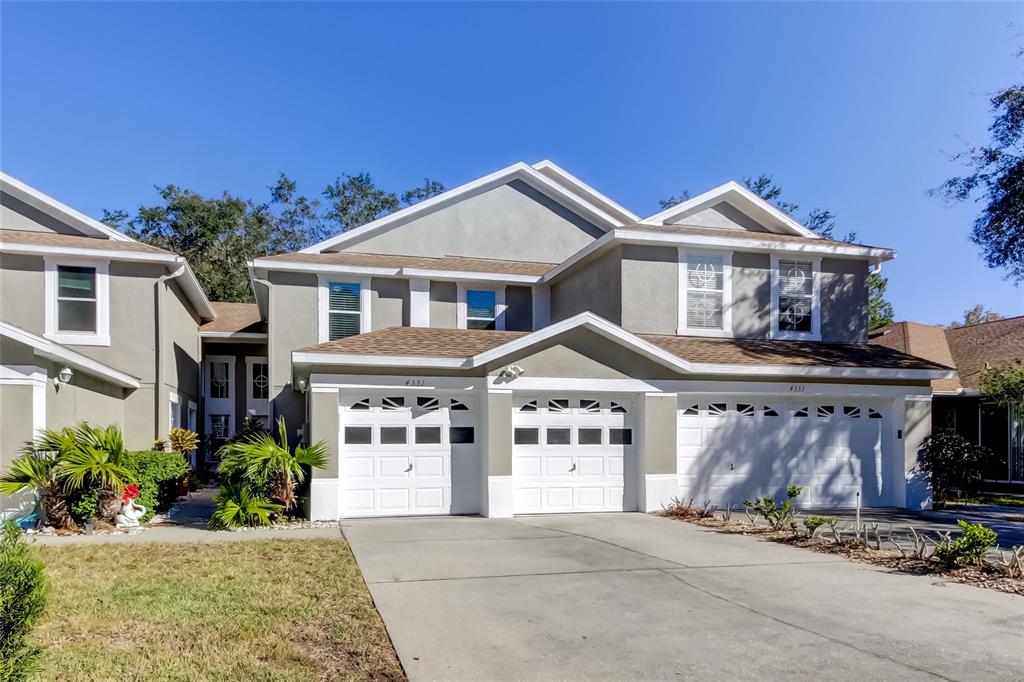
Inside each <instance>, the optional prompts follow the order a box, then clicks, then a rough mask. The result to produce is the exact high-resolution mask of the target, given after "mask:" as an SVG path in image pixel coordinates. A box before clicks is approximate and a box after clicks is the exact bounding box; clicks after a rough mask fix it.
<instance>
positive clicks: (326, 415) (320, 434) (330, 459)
mask: <svg viewBox="0 0 1024 682" xmlns="http://www.w3.org/2000/svg"><path fill="white" fill-rule="evenodd" d="M339 426H340V425H339V423H338V391H324V392H313V393H310V394H309V437H308V439H307V440H308V442H309V443H317V442H319V441H323V442H324V444H325V445H326V446H327V466H326V467H324V468H323V469H313V478H337V477H338V453H339V451H340V450H339V445H338V431H339Z"/></svg>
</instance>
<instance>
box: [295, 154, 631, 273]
mask: <svg viewBox="0 0 1024 682" xmlns="http://www.w3.org/2000/svg"><path fill="white" fill-rule="evenodd" d="M553 165H554V164H551V166H553ZM545 168H546V172H541V171H539V170H537V169H535V168H534V167H532V166H528V165H527V164H525V163H522V162H521V161H520V162H517V163H514V164H512V165H511V166H508V167H506V168H502V169H501V170H498V171H495V172H493V173H491V174H489V175H485V176H483V177H482V178H477V179H476V180H472V181H470V182H467V183H465V184H464V185H459V186H458V187H455V188H454V189H450V190H448V191H446V192H442V193H441V194H438V195H437V196H434V197H430V198H429V199H424V200H423V201H421V202H419V203H417V204H413V205H412V206H408V207H406V208H403V209H402V210H400V211H395V212H394V213H391V214H389V215H386V216H384V217H382V218H378V219H377V220H373V221H371V222H369V223H367V224H365V225H362V226H360V227H355V228H352V229H351V230H346V231H344V232H342V233H341V234H338V235H335V236H333V237H331V238H330V239H326V240H324V241H322V242H320V243H318V244H314V245H312V246H309V247H306V248H305V249H302V250H301V251H300V252H299V253H320V252H322V251H326V250H328V249H336V248H337V247H339V246H341V245H343V244H346V243H348V242H352V241H356V240H361V239H365V238H367V237H369V236H371V235H375V234H379V233H381V232H385V231H387V230H390V229H394V228H396V227H398V226H400V225H404V224H405V223H408V222H410V221H411V220H413V219H415V218H418V217H419V216H422V215H426V214H427V213H431V212H433V211H437V210H439V209H442V208H444V207H446V206H450V205H452V204H455V203H458V202H459V201H462V200H463V199H466V198H468V197H471V196H475V195H477V194H483V193H484V192H487V191H489V190H492V189H494V188H496V187H500V186H501V185H505V184H508V183H509V182H511V181H513V180H522V181H523V182H525V183H526V184H528V185H530V186H531V187H533V188H534V189H536V190H537V191H539V192H541V193H543V194H544V195H546V196H548V197H550V198H551V199H553V200H555V201H557V202H558V203H560V204H562V205H563V206H565V207H566V208H568V209H569V210H571V211H573V212H574V213H576V214H578V215H580V216H582V217H583V218H586V219H587V220H589V221H590V222H592V223H593V224H594V225H597V226H598V227H600V228H602V229H604V230H609V229H611V228H613V227H618V226H620V225H622V224H623V223H624V222H626V221H624V220H623V219H622V217H620V216H621V215H622V211H623V210H624V209H623V208H622V207H621V206H619V205H618V204H616V203H614V202H612V201H611V200H610V199H607V198H606V197H604V196H603V195H601V194H598V193H597V191H596V190H593V189H591V188H589V187H586V186H585V185H583V184H582V183H581V182H580V181H578V180H576V179H575V178H572V176H571V175H569V174H568V173H566V172H565V171H562V170H561V169H559V171H560V172H559V173H558V177H559V181H556V180H554V179H552V175H551V174H552V173H554V171H553V170H552V169H551V168H550V167H545ZM567 178H571V179H572V182H570V181H569V180H567ZM573 183H576V184H577V185H578V187H576V188H572V186H573ZM583 188H585V189H583Z"/></svg>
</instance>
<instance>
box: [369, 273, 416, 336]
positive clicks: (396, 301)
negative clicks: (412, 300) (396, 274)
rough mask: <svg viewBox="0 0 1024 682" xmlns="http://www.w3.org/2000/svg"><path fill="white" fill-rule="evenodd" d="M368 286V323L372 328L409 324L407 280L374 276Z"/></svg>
mask: <svg viewBox="0 0 1024 682" xmlns="http://www.w3.org/2000/svg"><path fill="white" fill-rule="evenodd" d="M370 287H371V289H372V292H371V293H370V324H371V326H372V327H373V329H375V330H376V329H386V328H388V327H401V326H406V327H407V326H409V281H408V280H405V279H388V278H386V277H374V278H373V280H372V281H371V283H370Z"/></svg>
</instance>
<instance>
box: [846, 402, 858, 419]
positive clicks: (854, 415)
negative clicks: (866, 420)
mask: <svg viewBox="0 0 1024 682" xmlns="http://www.w3.org/2000/svg"><path fill="white" fill-rule="evenodd" d="M843 416H844V417H849V418H850V419H860V407H858V406H857V405H843Z"/></svg>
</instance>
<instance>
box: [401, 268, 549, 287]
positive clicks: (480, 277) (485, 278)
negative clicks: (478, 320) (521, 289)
mask: <svg viewBox="0 0 1024 682" xmlns="http://www.w3.org/2000/svg"><path fill="white" fill-rule="evenodd" d="M401 274H402V275H404V276H406V277H428V278H430V279H436V280H442V281H447V282H458V281H471V282H473V281H476V282H510V283H522V284H536V283H537V282H539V281H540V278H541V277H542V275H511V274H506V273H501V272H468V271H465V270H430V269H428V268H402V271H401Z"/></svg>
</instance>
